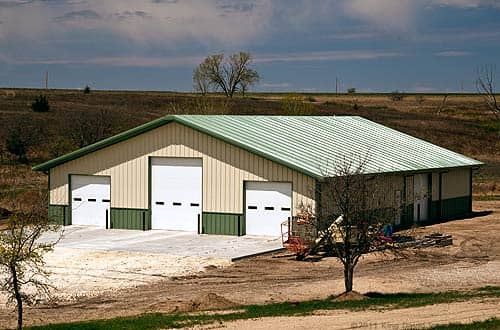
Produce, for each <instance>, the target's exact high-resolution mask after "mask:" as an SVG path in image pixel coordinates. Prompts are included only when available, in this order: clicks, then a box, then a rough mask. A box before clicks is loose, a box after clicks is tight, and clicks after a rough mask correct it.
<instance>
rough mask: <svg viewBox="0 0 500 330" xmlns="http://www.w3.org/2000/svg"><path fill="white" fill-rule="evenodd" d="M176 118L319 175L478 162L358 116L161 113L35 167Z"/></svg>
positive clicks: (43, 167)
mask: <svg viewBox="0 0 500 330" xmlns="http://www.w3.org/2000/svg"><path fill="white" fill-rule="evenodd" d="M172 121H175V122H178V123H180V124H183V125H186V126H188V127H191V128H193V129H195V130H198V131H201V132H204V133H206V134H209V135H211V136H213V137H215V138H219V139H221V140H223V141H226V142H228V143H230V144H233V145H236V146H238V147H240V148H243V149H245V150H248V151H250V152H252V153H255V154H258V155H260V156H262V157H264V158H267V159H269V160H272V161H275V162H278V163H280V164H282V165H284V166H287V167H290V168H293V169H295V170H297V171H299V172H301V173H304V174H306V175H309V176H312V177H315V178H321V177H324V176H325V173H327V174H331V173H333V172H334V169H333V167H334V166H335V164H338V163H339V162H341V161H343V160H348V161H349V160H352V161H353V162H358V161H360V160H361V159H364V158H366V159H367V164H366V166H365V172H366V173H387V172H408V171H425V170H429V169H440V168H441V169H443V168H453V167H469V166H479V165H482V163H481V162H479V161H477V160H474V159H472V158H469V157H466V156H463V155H461V154H458V153H456V152H453V151H450V150H448V149H445V148H441V147H439V146H437V145H434V144H432V143H429V142H426V141H423V140H420V139H418V138H415V137H412V136H410V135H408V134H405V133H402V132H399V131H396V130H393V129H391V128H388V127H386V126H383V125H380V124H377V123H375V122H372V121H370V120H368V119H365V118H362V117H358V116H238V115H231V116H229V115H209V116H207V115H175V116H165V117H161V118H159V119H156V120H154V121H151V122H149V123H147V124H144V125H141V126H138V127H136V128H133V129H131V130H128V131H126V132H123V133H120V134H118V135H115V136H112V137H110V138H108V139H105V140H102V141H99V142H97V143H94V144H92V145H89V146H87V147H84V148H82V149H79V150H76V151H74V152H71V153H69V154H67V155H64V156H61V157H58V158H55V159H53V160H50V161H48V162H46V163H43V164H40V165H38V166H35V167H34V168H33V170H38V171H41V170H48V169H50V168H52V167H55V166H57V165H60V164H62V163H65V162H68V161H70V160H73V159H76V158H78V157H81V156H83V155H85V154H88V153H90V152H93V151H96V150H99V149H102V148H105V147H107V146H109V145H112V144H115V143H118V142H121V141H124V140H126V139H129V138H131V137H133V136H136V135H139V134H141V133H144V132H146V131H149V130H151V129H154V128H157V127H160V126H162V125H165V124H167V123H169V122H172Z"/></svg>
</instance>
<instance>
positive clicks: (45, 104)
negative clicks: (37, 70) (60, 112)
mask: <svg viewBox="0 0 500 330" xmlns="http://www.w3.org/2000/svg"><path fill="white" fill-rule="evenodd" d="M31 109H32V110H33V111H35V112H48V111H49V110H50V105H49V100H48V99H47V97H45V96H44V95H38V96H37V97H36V98H35V100H34V101H33V102H32V103H31Z"/></svg>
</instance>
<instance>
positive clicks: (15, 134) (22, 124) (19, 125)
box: [5, 119, 42, 162]
mask: <svg viewBox="0 0 500 330" xmlns="http://www.w3.org/2000/svg"><path fill="white" fill-rule="evenodd" d="M41 139H42V134H41V131H40V129H37V128H36V127H34V126H33V125H32V124H31V123H30V122H29V121H28V120H22V119H21V120H19V121H17V122H16V123H15V124H14V125H13V126H12V127H11V128H10V129H9V131H8V133H7V137H6V139H5V148H6V149H7V151H8V152H9V153H11V154H13V155H15V156H17V160H18V161H20V162H26V161H27V160H28V159H27V154H28V151H29V149H30V148H31V147H33V146H34V145H35V144H36V143H38V142H39V141H40V140H41Z"/></svg>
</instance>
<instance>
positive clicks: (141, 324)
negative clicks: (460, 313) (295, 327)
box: [28, 287, 500, 330]
mask: <svg viewBox="0 0 500 330" xmlns="http://www.w3.org/2000/svg"><path fill="white" fill-rule="evenodd" d="M367 296H368V297H369V298H370V299H365V300H360V301H345V302H333V301H332V300H331V299H326V300H311V301H304V302H297V303H290V302H286V303H277V304H269V305H246V306H239V307H237V310H235V311H234V312H233V313H220V314H217V313H215V314H209V315H207V314H185V313H184V314H161V313H148V314H143V315H139V316H134V317H120V318H114V319H109V320H99V321H87V322H75V323H64V324H51V325H48V326H41V327H30V328H28V329H78V330H90V329H93V330H94V329H110V330H113V329H161V328H180V327H187V326H194V325H197V324H208V323H214V322H227V321H232V320H240V319H251V318H259V317H272V316H300V315H308V314H310V313H312V312H314V311H317V310H335V309H350V310H363V309H375V308H379V309H399V308H409V307H418V306H425V305H432V304H440V303H450V302H455V301H464V300H469V299H474V298H498V297H500V287H484V288H480V289H476V290H471V291H449V292H443V293H396V294H382V293H375V292H373V293H368V294H367ZM492 322H497V323H495V324H496V325H498V320H497V321H492ZM433 329H434V328H433ZM439 329H440V328H439ZM443 329H455V328H443ZM457 329H458V328H457ZM460 329H462V328H460ZM463 329H472V328H463ZM486 329H493V328H486Z"/></svg>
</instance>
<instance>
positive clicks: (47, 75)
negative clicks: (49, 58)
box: [45, 70, 49, 89]
mask: <svg viewBox="0 0 500 330" xmlns="http://www.w3.org/2000/svg"><path fill="white" fill-rule="evenodd" d="M45 89H49V70H46V71H45Z"/></svg>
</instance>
